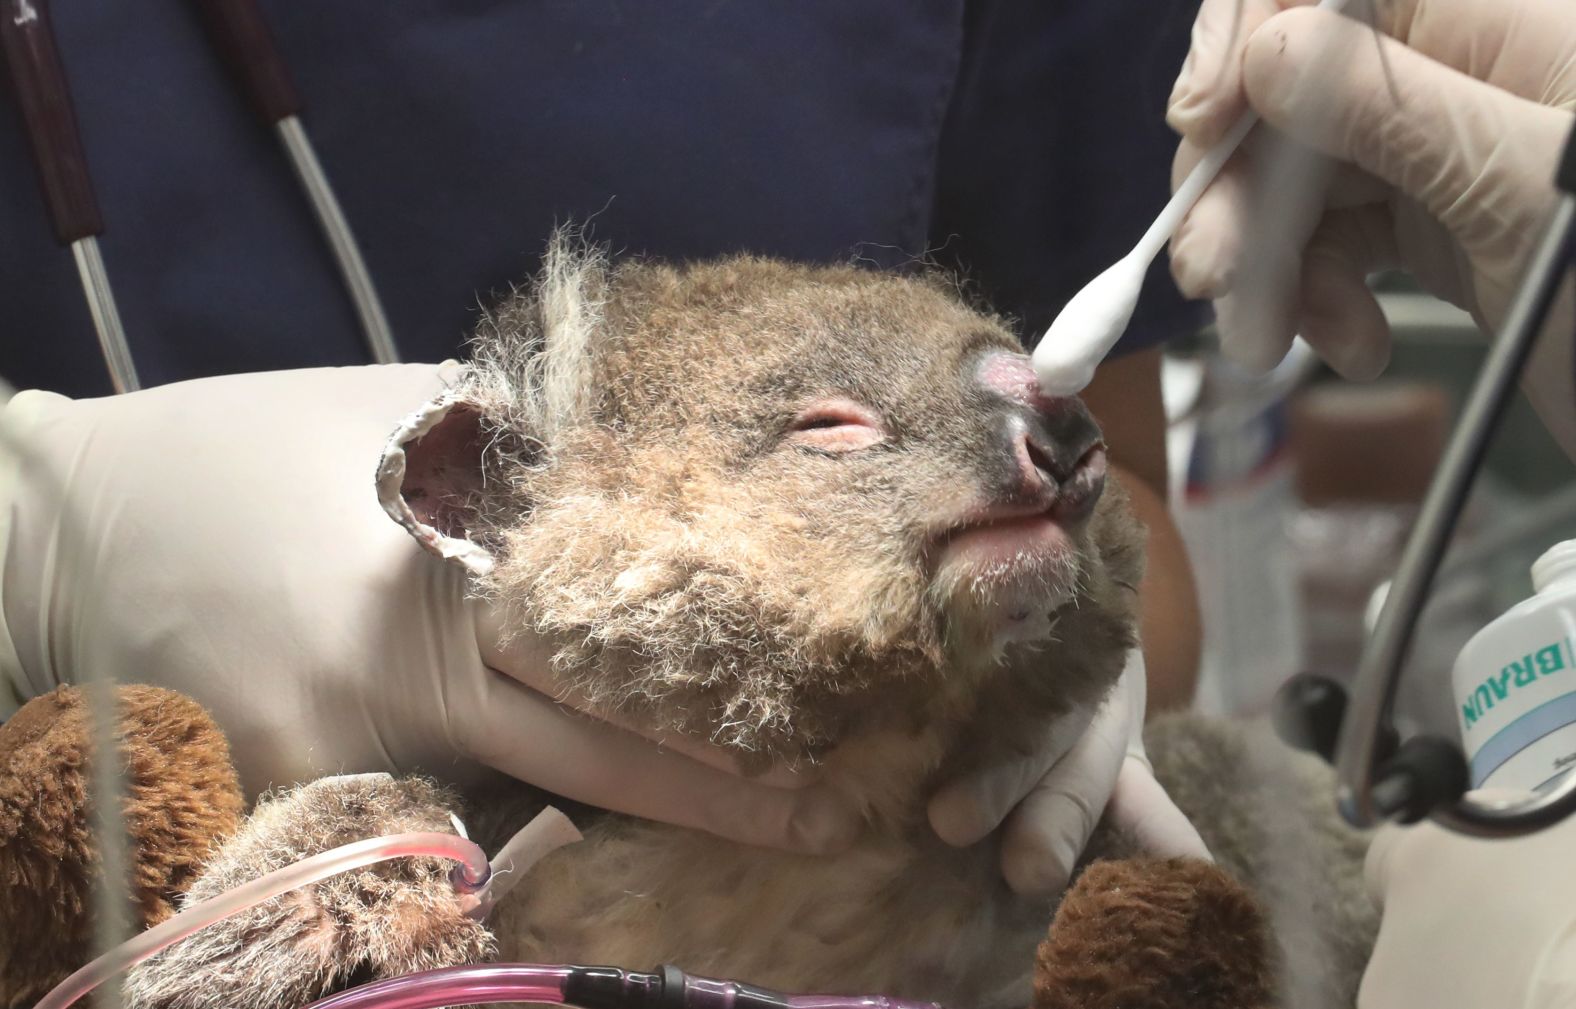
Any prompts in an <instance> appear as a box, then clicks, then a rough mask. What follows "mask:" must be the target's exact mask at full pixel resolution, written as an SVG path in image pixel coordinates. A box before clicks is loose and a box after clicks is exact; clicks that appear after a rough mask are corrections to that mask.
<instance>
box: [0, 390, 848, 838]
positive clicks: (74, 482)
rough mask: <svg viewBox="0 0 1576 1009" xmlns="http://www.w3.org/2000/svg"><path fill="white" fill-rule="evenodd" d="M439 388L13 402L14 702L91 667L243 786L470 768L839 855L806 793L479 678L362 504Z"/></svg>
mask: <svg viewBox="0 0 1576 1009" xmlns="http://www.w3.org/2000/svg"><path fill="white" fill-rule="evenodd" d="M442 376H443V370H442V369H441V368H440V367H439V366H433V365H404V366H392V367H369V368H343V369H320V370H312V371H295V372H276V373H270V374H258V375H237V376H231V377H225V378H216V379H207V380H202V381H197V382H187V383H181V384H177V385H170V386H164V387H161V388H156V389H151V390H148V391H145V392H141V393H137V394H135V395H132V396H123V397H117V398H110V399H100V400H83V401H77V402H72V401H69V400H66V399H64V398H62V397H59V396H55V395H53V394H50V393H40V392H30V393H22V394H21V395H19V396H17V397H16V398H15V399H13V400H12V402H11V404H10V405H9V406H8V407H7V408H6V410H5V412H4V414H0V421H3V428H0V430H3V431H4V432H5V433H7V434H19V435H21V436H22V437H23V438H25V444H26V445H27V447H28V448H29V449H30V450H31V451H30V453H29V456H28V458H26V459H25V460H24V462H23V463H22V472H21V477H22V479H21V481H20V483H19V484H18V485H17V487H16V490H15V491H14V492H11V493H12V495H13V496H12V499H11V501H10V502H9V507H4V508H0V544H4V545H5V546H4V549H5V554H4V558H3V559H4V565H3V581H0V593H3V595H0V606H3V613H4V618H5V619H4V628H3V629H8V630H9V645H8V643H7V641H6V636H5V635H4V634H0V671H3V672H6V673H10V674H11V676H12V677H13V678H15V677H16V676H17V675H18V674H20V676H21V677H22V680H23V685H22V686H23V692H24V693H25V694H30V695H31V694H37V693H41V692H43V691H45V690H48V689H49V688H51V687H52V686H54V685H55V683H57V682H59V681H61V680H63V679H68V678H75V679H77V680H78V681H80V679H81V678H83V677H86V676H89V675H96V676H99V677H114V678H115V679H117V680H120V681H123V682H134V683H149V684H155V685H159V686H164V687H169V688H173V689H175V690H179V691H181V692H183V693H185V694H187V695H189V696H191V697H193V698H195V699H196V700H197V701H198V702H200V703H201V704H203V705H204V706H205V707H206V708H207V709H208V710H209V711H210V712H212V713H213V715H214V716H215V718H216V719H217V720H218V721H219V723H220V725H221V726H223V728H224V729H225V731H226V733H227V734H228V736H229V738H230V743H231V746H232V750H233V754H234V757H235V760H236V764H237V767H238V769H239V770H240V772H241V776H242V781H243V785H244V786H245V788H246V789H247V791H248V793H249V794H253V795H255V794H257V793H258V792H260V791H262V790H263V789H264V788H266V787H268V786H269V785H286V784H289V783H292V782H296V781H303V780H310V779H314V778H318V777H322V776H325V775H330V774H338V773H343V772H358V771H393V772H410V771H415V770H424V771H427V772H429V773H432V774H434V775H436V776H438V777H441V778H444V779H446V780H450V781H455V782H457V783H464V782H465V781H466V780H468V779H474V778H475V777H476V776H477V775H478V774H479V773H481V765H483V764H485V765H487V766H490V767H493V768H496V769H498V770H501V771H504V772H506V773H508V774H510V775H513V776H515V777H517V778H520V779H523V780H525V781H529V782H531V783H532V784H534V785H537V786H539V787H542V788H545V789H548V790H550V791H552V792H555V793H558V794H560V795H564V796H566V797H569V798H571V799H576V800H580V801H582V802H587V803H591V804H594V805H597V806H601V807H604V808H608V809H614V810H618V811H621V812H625V813H630V814H633V815H636V816H643V817H650V818H655V819H659V820H666V821H669V822H672V823H678V824H683V825H685V826H689V827H695V828H699V829H702V830H707V831H711V832H713V833H716V834H720V835H723V836H726V837H729V838H733V839H736V840H739V841H744V842H748V843H753V844H761V845H770V846H776V847H782V848H789V849H796V850H803V851H825V850H829V849H833V848H836V847H839V846H841V845H845V844H847V843H849V842H851V841H852V840H853V838H854V837H855V836H856V833H857V830H858V827H859V824H858V822H857V819H856V816H855V814H854V812H853V811H852V810H848V809H844V808H843V806H842V804H841V803H840V801H838V800H837V799H835V798H834V796H833V795H831V794H830V790H823V789H818V788H816V787H815V786H814V785H813V783H812V782H811V781H810V780H808V779H806V778H804V777H802V776H794V775H789V774H786V773H781V772H779V773H775V774H774V775H772V776H771V777H769V778H768V779H767V780H766V781H764V782H762V781H755V782H751V781H746V780H745V779H744V778H742V777H740V776H739V775H738V774H736V773H728V770H727V769H719V768H724V767H725V762H723V761H721V760H720V759H713V761H712V763H713V764H714V765H716V766H707V764H706V763H703V762H701V761H698V760H695V759H691V758H690V757H688V756H685V755H684V754H683V753H680V752H676V751H675V749H674V748H673V747H671V746H669V747H664V748H658V747H657V746H655V745H653V744H652V743H650V742H648V741H647V740H645V739H642V738H640V737H638V736H636V735H634V734H632V733H629V732H626V731H623V730H621V729H618V728H615V727H612V726H610V725H607V724H605V723H602V722H598V721H594V720H592V719H590V718H587V717H584V716H581V715H579V714H577V713H575V712H573V711H571V710H570V709H568V708H565V707H562V706H560V705H559V704H556V703H554V702H553V701H552V700H551V699H549V698H548V697H546V696H544V695H543V694H541V693H538V692H536V691H534V690H532V689H530V688H529V687H527V686H525V685H524V684H523V683H522V682H521V681H520V679H519V678H515V677H513V676H506V675H502V674H500V673H498V672H494V671H492V670H491V669H489V667H488V665H486V664H485V663H484V661H483V651H484V650H485V649H486V648H487V647H488V642H486V641H485V640H481V639H479V638H478V634H477V631H476V627H477V625H478V623H479V622H483V621H484V619H485V616H486V615H485V614H483V613H481V612H478V610H477V608H476V606H475V604H473V603H470V602H467V601H465V599H464V592H463V582H462V576H463V572H461V571H460V570H459V569H458V568H457V567H456V566H454V565H451V564H445V563H442V562H438V561H435V560H434V559H433V558H431V557H429V556H428V555H427V554H425V553H424V552H423V551H422V550H421V549H420V548H419V547H418V546H417V544H416V543H415V542H414V541H413V540H412V539H411V538H410V537H409V536H408V535H407V534H406V533H405V531H404V530H402V529H400V528H399V527H398V526H397V525H395V524H394V523H393V522H392V521H390V519H389V518H388V516H386V515H385V514H384V513H383V511H382V509H381V508H380V507H379V504H378V500H377V497H376V493H375V490H374V481H373V476H374V469H375V466H376V464H377V460H378V457H379V454H380V453H381V451H382V449H383V446H384V443H385V441H386V440H387V439H388V437H389V435H390V434H391V433H392V431H393V430H394V428H395V426H396V425H397V424H398V423H399V422H400V420H401V419H402V418H404V417H405V416H406V414H408V413H409V412H410V411H412V410H414V409H415V408H417V407H419V406H421V405H422V404H423V403H424V402H426V401H427V400H429V399H431V398H432V397H433V396H435V395H436V394H437V393H438V392H439V391H440V390H441V388H442V382H443V377H442ZM7 449H8V446H6V445H5V444H0V461H3V460H4V459H5V458H6V456H7V455H8V451H7ZM12 458H13V459H14V456H13V457H12ZM0 468H3V467H0ZM4 486H5V482H4V479H3V476H0V487H4ZM61 487H63V488H64V493H65V496H64V502H65V505H66V506H67V507H62V498H61V497H60V495H58V494H57V493H56V490H57V489H58V488H61ZM0 503H3V502H0ZM7 520H9V522H8V524H9V528H6V525H7ZM8 652H9V653H10V654H9V655H8V654H7V653H8ZM493 652H496V649H493ZM491 657H494V658H496V657H497V656H496V655H493V656H491ZM509 671H510V672H513V670H509ZM526 672H530V671H529V670H527V671H526ZM4 679H5V677H4V676H3V675H0V681H3V680H4ZM0 686H3V683H0ZM0 693H3V691H0ZM712 756H713V757H714V758H715V757H716V755H712Z"/></svg>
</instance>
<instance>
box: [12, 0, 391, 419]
mask: <svg viewBox="0 0 1576 1009" xmlns="http://www.w3.org/2000/svg"><path fill="white" fill-rule="evenodd" d="M194 2H195V4H196V7H197V9H198V13H199V14H200V16H201V19H202V22H203V24H204V27H205V28H206V29H207V32H208V35H209V38H210V40H211V42H212V44H213V46H214V48H215V49H216V50H218V52H219V55H220V57H221V58H222V60H223V61H224V63H225V64H226V65H227V66H228V67H229V68H230V69H231V71H232V72H233V73H234V74H235V76H236V78H237V83H238V85H239V86H240V88H241V89H242V91H244V92H245V94H246V97H247V99H248V101H249V102H250V103H251V104H252V106H253V107H254V108H255V110H256V111H257V113H258V114H259V115H260V116H261V117H262V118H263V121H264V122H265V123H267V124H268V125H269V126H270V127H271V128H273V129H274V131H275V132H276V133H277V134H278V135H279V140H280V143H281V144H283V146H284V148H285V153H286V154H287V156H288V157H289V159H290V164H291V166H292V168H293V169H294V171H295V174H296V177H297V179H298V180H299V182H300V184H301V187H302V189H303V190H304V191H305V192H306V194H307V197H308V199H309V200H310V201H311V205H312V209H313V212H314V214H315V215H316V217H317V220H318V224H319V225H320V227H321V228H322V230H323V233H324V236H325V238H326V239H327V241H328V243H329V245H330V246H331V247H332V249H333V253H334V257H335V259H336V261H337V262H338V264H339V270H340V274H341V277H342V278H343V280H344V283H345V286H346V287H347V288H348V289H349V292H350V296H351V299H352V301H353V302H354V303H355V308H356V314H357V316H358V318H359V319H360V321H361V327H362V330H363V331H364V333H365V336H366V340H367V344H368V346H369V348H370V349H371V352H372V356H373V358H374V359H375V360H377V361H378V362H379V363H380V364H387V363H390V362H394V361H397V360H398V359H399V358H398V354H397V352H396V350H395V347H394V340H393V336H392V334H391V333H390V331H389V326H388V320H387V319H386V318H385V317H384V313H383V306H382V304H381V302H380V301H379V300H378V295H377V290H376V288H375V287H374V286H373V284H372V278H371V277H370V276H369V275H368V273H367V267H366V263H365V262H364V261H363V259H362V256H361V251H360V248H359V247H358V246H357V244H356V240H355V236H354V235H353V234H352V233H351V230H350V226H349V224H348V223H347V222H346V220H345V215H344V213H343V211H342V210H341V209H340V206H339V201H338V200H337V199H336V198H335V196H334V191H333V189H332V188H331V187H330V186H329V184H328V179H327V177H326V176H325V175H324V174H323V169H322V166H321V165H320V164H319V162H318V160H317V155H316V153H315V151H314V150H313V148H312V144H311V142H310V140H309V139H308V138H307V134H306V131H305V129H304V128H303V127H302V125H301V120H300V118H299V116H300V112H301V99H300V96H299V95H298V94H297V93H296V90H295V86H294V85H293V84H292V83H291V80H290V75H289V72H288V71H287V70H286V68H285V64H284V61H283V59H282V58H281V57H280V55H279V52H278V50H277V48H275V46H274V43H273V39H272V36H271V35H270V34H269V31H268V26H267V24H266V23H265V22H264V21H263V18H262V14H261V12H259V11H258V9H257V6H256V4H255V3H254V2H253V0H194ZM0 44H3V47H4V53H5V60H6V66H7V68H8V70H9V72H10V77H11V83H12V87H13V89H14V90H15V92H16V98H17V103H18V104H19V105H20V106H21V109H22V115H23V119H24V120H25V122H26V126H27V133H28V139H29V141H30V143H31V145H32V149H33V159H34V163H35V165H36V167H37V169H38V174H39V181H40V184H41V186H42V188H43V195H44V202H45V204H46V206H47V208H48V211H49V215H50V219H51V223H52V224H53V226H54V230H55V237H56V238H57V239H58V240H59V242H60V243H61V244H62V245H66V246H69V247H70V248H71V252H72V255H73V256H74V257H75V258H76V262H77V269H78V272H79V274H80V275H81V279H82V287H83V291H84V292H85V294H86V297H87V302H88V308H89V310H90V311H91V313H92V316H93V325H94V329H95V330H96V331H97V332H98V338H99V344H100V347H101V348H102V350H103V353H104V360H105V363H106V364H107V365H108V367H109V372H110V378H111V380H112V381H113V382H114V386H115V391H116V392H130V391H133V390H135V389H137V388H139V387H140V382H139V381H138V378H137V371H136V367H135V365H134V364H133V362H132V358H131V351H130V349H129V347H128V345H127V343H126V333H125V330H124V328H123V327H122V325H121V321H120V313H119V312H118V310H117V309H116V306H115V296H114V293H113V291H112V290H111V288H110V284H109V276H108V274H107V272H106V270H105V266H104V259H103V256H102V254H101V253H100V252H99V247H98V239H97V236H98V235H100V234H102V233H103V231H104V219H103V216H102V214H101V213H100V212H99V206H98V199H97V197H96V196H95V194H94V190H93V182H92V179H91V177H90V176H89V174H88V168H87V157H86V154H85V152H84V151H83V148H82V140H81V137H80V134H79V131H78V129H77V124H76V116H75V113H74V111H73V109H72V104H71V93H70V89H69V88H68V87H67V84H66V75H65V70H64V68H63V66H62V64H61V61H60V53H59V50H58V48H57V46H56V44H55V37H54V31H53V28H52V27H51V23H50V18H49V6H48V0H4V4H3V9H0Z"/></svg>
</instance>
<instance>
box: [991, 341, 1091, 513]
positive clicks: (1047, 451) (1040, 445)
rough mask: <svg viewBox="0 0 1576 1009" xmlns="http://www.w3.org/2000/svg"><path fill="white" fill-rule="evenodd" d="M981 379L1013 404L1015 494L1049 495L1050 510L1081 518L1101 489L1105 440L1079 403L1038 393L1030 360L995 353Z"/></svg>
mask: <svg viewBox="0 0 1576 1009" xmlns="http://www.w3.org/2000/svg"><path fill="white" fill-rule="evenodd" d="M979 378H980V381H981V383H982V384H983V385H984V386H985V387H986V388H987V389H989V390H991V391H992V392H994V393H996V394H997V395H999V396H1001V397H1002V398H1004V399H1006V400H1007V401H1008V402H1010V403H1011V404H1013V406H1014V407H1015V409H1014V410H1013V412H1012V415H1011V416H1010V417H1009V419H1008V426H1007V430H1008V432H1009V435H1008V436H1009V438H1010V440H1011V453H1012V458H1013V460H1014V462H1015V464H1016V467H1015V468H1016V471H1017V473H1016V478H1017V482H1018V484H1019V487H1018V494H1020V495H1024V496H1028V497H1030V498H1031V499H1049V500H1050V501H1051V509H1050V510H1051V514H1052V515H1053V516H1054V517H1056V518H1058V519H1062V520H1067V521H1071V520H1075V519H1079V518H1083V517H1085V516H1087V515H1088V514H1089V512H1090V511H1092V510H1093V509H1094V505H1095V502H1097V501H1098V500H1099V498H1100V494H1101V492H1102V491H1103V490H1104V489H1105V474H1106V457H1105V443H1104V441H1103V440H1102V438H1101V435H1100V429H1099V427H1098V426H1096V424H1095V422H1094V418H1093V417H1091V416H1090V415H1089V410H1088V408H1087V407H1085V406H1084V405H1083V402H1082V401H1080V400H1079V399H1078V398H1076V397H1074V396H1047V395H1045V394H1044V393H1042V392H1041V391H1040V386H1039V382H1038V381H1037V380H1036V379H1035V376H1034V369H1033V368H1032V367H1031V366H1030V364H1029V359H1028V358H1027V357H1025V356H1024V355H1021V354H1006V353H1000V354H993V355H991V356H990V357H989V358H987V359H986V360H985V362H984V363H983V364H982V366H981V368H980V372H979Z"/></svg>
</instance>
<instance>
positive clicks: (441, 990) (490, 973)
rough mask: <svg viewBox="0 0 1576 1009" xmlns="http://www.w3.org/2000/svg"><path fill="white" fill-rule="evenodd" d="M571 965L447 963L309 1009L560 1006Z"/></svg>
mask: <svg viewBox="0 0 1576 1009" xmlns="http://www.w3.org/2000/svg"><path fill="white" fill-rule="evenodd" d="M572 969H573V968H570V967H542V966H537V965H535V964H524V963H505V964H476V965H474V966H469V967H446V968H443V969H441V970H430V971H423V972H422V973H420V974H406V975H404V976H403V977H395V978H389V979H387V980H384V981H374V982H372V983H371V984H364V985H360V986H358V987H355V988H352V989H350V990H349V991H342V992H339V993H337V994H334V995H330V996H328V997H327V998H324V999H319V1000H318V1001H316V1002H313V1003H312V1004H311V1005H310V1006H309V1007H307V1009H436V1007H439V1006H455V1005H479V1004H481V1003H486V1002H545V1003H550V1004H562V1003H563V1001H564V981H565V980H567V979H568V977H569V972H570V971H571V970H572ZM35 1009H37V1007H35Z"/></svg>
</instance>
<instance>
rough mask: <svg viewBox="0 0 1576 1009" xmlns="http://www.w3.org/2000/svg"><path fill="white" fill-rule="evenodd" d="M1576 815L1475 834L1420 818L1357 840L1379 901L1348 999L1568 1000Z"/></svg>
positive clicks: (1382, 1008)
mask: <svg viewBox="0 0 1576 1009" xmlns="http://www.w3.org/2000/svg"><path fill="white" fill-rule="evenodd" d="M1573 858H1576V819H1567V820H1566V821H1565V822H1563V823H1561V824H1558V825H1556V826H1554V827H1551V828H1549V829H1548V830H1543V831H1540V832H1538V833H1536V834H1532V835H1530V836H1528V837H1522V838H1514V839H1507V840H1499V839H1495V840H1481V839H1478V838H1470V837H1463V836H1461V835H1459V834H1453V833H1450V832H1449V831H1446V830H1444V829H1443V828H1441V827H1437V826H1435V825H1433V824H1432V823H1421V824H1418V825H1417V826H1414V827H1385V828H1383V829H1382V830H1380V831H1379V834H1378V835H1377V837H1376V838H1375V840H1374V844H1373V847H1372V848H1370V849H1369V852H1368V864H1367V875H1368V886H1369V890H1370V892H1372V893H1373V896H1374V899H1375V900H1377V901H1379V902H1380V903H1381V904H1382V905H1383V908H1384V916H1383V918H1382V920H1381V923H1380V926H1379V941H1378V943H1377V945H1376V946H1375V948H1374V955H1373V959H1372V960H1371V961H1369V965H1368V970H1367V973H1365V974H1364V975H1363V984H1362V990H1361V992H1360V993H1359V995H1358V999H1357V1004H1358V1007H1359V1009H1410V1007H1412V1006H1429V1007H1431V1009H1556V1007H1559V1009H1566V1007H1568V1006H1573V1005H1576V872H1573V871H1571V862H1572V859H1573Z"/></svg>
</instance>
